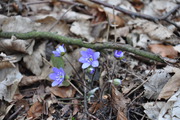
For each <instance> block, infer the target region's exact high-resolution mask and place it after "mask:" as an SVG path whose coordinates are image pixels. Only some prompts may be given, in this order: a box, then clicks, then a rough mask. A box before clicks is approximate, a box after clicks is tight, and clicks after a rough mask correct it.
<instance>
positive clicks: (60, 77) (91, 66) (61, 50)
mask: <svg viewBox="0 0 180 120" xmlns="http://www.w3.org/2000/svg"><path fill="white" fill-rule="evenodd" d="M65 52H66V49H65V47H64V45H62V46H58V47H57V48H56V50H55V51H52V53H53V54H54V56H55V57H61V56H63V55H64V54H65ZM81 55H82V56H81V57H80V58H79V62H81V63H82V69H86V71H87V72H88V73H90V74H94V72H95V68H96V67H98V66H99V61H98V58H99V57H100V52H95V51H93V50H92V49H90V48H89V49H87V50H85V51H81ZM114 57H115V58H117V59H120V60H122V59H123V58H124V53H123V52H122V51H118V50H115V51H114ZM52 70H53V73H51V74H50V75H49V78H50V79H52V80H54V81H53V82H52V86H59V85H61V84H62V82H63V81H64V79H65V75H66V74H65V72H64V70H63V68H56V67H53V69H52ZM114 82H115V84H121V81H120V80H119V79H114Z"/></svg>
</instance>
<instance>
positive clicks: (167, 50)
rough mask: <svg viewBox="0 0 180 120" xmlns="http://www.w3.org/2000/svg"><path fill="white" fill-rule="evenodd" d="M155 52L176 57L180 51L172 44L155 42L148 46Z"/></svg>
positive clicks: (163, 55)
mask: <svg viewBox="0 0 180 120" xmlns="http://www.w3.org/2000/svg"><path fill="white" fill-rule="evenodd" d="M148 47H149V48H150V50H151V51H152V52H153V53H156V54H160V55H161V56H162V57H168V58H172V59H173V58H176V57H177V56H178V52H177V51H176V50H175V49H174V48H173V46H171V45H162V44H154V45H149V46H148Z"/></svg>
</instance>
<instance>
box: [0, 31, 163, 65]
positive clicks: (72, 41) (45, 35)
mask: <svg viewBox="0 0 180 120" xmlns="http://www.w3.org/2000/svg"><path fill="white" fill-rule="evenodd" d="M12 35H14V36H16V38H18V39H24V40H26V39H37V40H39V39H48V40H55V41H58V42H60V43H64V44H68V45H78V46H80V47H86V48H91V49H94V50H103V49H116V50H122V51H127V52H131V53H134V54H136V55H139V56H142V57H145V58H148V59H151V60H155V61H158V62H163V63H164V59H162V58H161V57H160V56H159V55H157V54H153V53H151V52H147V51H144V50H139V49H137V48H134V47H132V46H130V45H125V44H119V43H112V42H104V43H86V42H83V41H82V39H76V38H70V37H64V36H60V35H58V34H55V33H50V32H36V31H32V32H28V33H15V32H0V38H11V36H12Z"/></svg>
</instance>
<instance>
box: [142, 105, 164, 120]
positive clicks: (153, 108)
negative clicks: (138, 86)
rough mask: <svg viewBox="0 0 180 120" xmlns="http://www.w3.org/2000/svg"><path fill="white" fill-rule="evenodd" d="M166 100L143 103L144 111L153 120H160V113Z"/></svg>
mask: <svg viewBox="0 0 180 120" xmlns="http://www.w3.org/2000/svg"><path fill="white" fill-rule="evenodd" d="M164 105H165V102H148V103H145V104H144V105H143V107H144V109H145V110H144V112H145V113H146V115H147V116H148V117H149V118H150V119H151V120H158V116H159V113H160V111H161V109H162V108H163V106H164Z"/></svg>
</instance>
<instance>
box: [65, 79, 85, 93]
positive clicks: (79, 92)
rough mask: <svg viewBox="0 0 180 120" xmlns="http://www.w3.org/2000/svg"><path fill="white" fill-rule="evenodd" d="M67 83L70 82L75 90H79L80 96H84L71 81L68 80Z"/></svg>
mask: <svg viewBox="0 0 180 120" xmlns="http://www.w3.org/2000/svg"><path fill="white" fill-rule="evenodd" d="M66 81H68V83H69V84H71V86H72V87H73V88H74V89H75V90H77V91H78V93H79V94H80V95H82V96H83V94H82V93H81V91H79V90H78V88H77V87H76V86H74V85H73V84H72V83H71V81H69V80H66Z"/></svg>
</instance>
